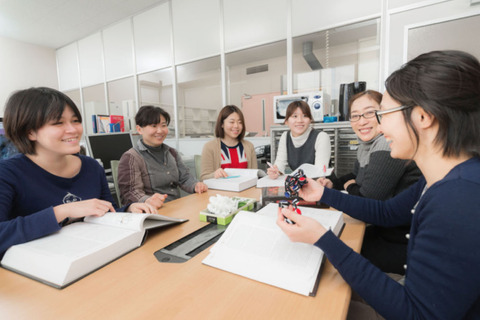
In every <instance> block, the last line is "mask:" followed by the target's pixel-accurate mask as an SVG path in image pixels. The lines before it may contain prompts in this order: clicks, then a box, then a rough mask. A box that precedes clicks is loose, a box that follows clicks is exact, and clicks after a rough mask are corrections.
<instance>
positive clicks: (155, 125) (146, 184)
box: [118, 106, 208, 209]
mask: <svg viewBox="0 0 480 320" xmlns="http://www.w3.org/2000/svg"><path fill="white" fill-rule="evenodd" d="M135 123H136V124H137V131H138V133H140V135H141V136H142V138H141V139H140V140H138V141H137V144H136V145H135V146H134V147H133V148H131V149H130V150H128V151H127V152H125V153H124V154H123V155H122V157H121V158H120V162H119V164H118V187H119V189H120V196H121V200H122V203H128V202H132V201H134V202H135V201H139V202H145V203H148V204H150V205H152V206H154V207H155V208H156V209H158V208H160V207H161V206H162V205H163V203H164V202H167V201H171V200H175V199H177V198H180V190H178V187H180V188H182V190H184V191H186V192H188V193H193V192H197V193H202V192H205V191H207V189H208V188H207V186H206V185H205V184H204V183H202V182H198V181H197V180H196V179H195V177H193V176H192V175H191V174H190V172H189V170H188V168H187V167H186V166H185V164H184V163H183V161H182V159H181V157H180V155H179V154H178V153H177V151H176V150H175V149H173V148H171V147H169V146H168V145H166V144H164V143H163V142H164V141H165V138H166V137H167V135H168V125H169V123H170V115H169V114H168V112H166V111H165V110H163V109H162V108H159V107H154V106H143V107H141V108H140V109H139V110H138V112H137V114H136V116H135Z"/></svg>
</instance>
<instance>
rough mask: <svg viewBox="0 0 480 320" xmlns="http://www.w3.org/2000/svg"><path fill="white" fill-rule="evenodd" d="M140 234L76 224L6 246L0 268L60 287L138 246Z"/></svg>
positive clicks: (89, 224)
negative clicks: (37, 237) (21, 242)
mask: <svg viewBox="0 0 480 320" xmlns="http://www.w3.org/2000/svg"><path fill="white" fill-rule="evenodd" d="M143 234H144V233H143V232H139V231H135V230H131V229H125V228H116V227H111V226H106V225H99V224H93V223H85V222H76V223H72V224H70V225H67V226H65V227H63V228H62V229H60V231H58V232H56V233H54V234H51V235H49V236H46V237H43V238H40V239H37V240H33V241H29V242H26V243H23V244H19V245H15V246H12V247H10V248H9V249H8V250H7V252H6V253H5V256H4V257H3V259H2V266H3V267H5V268H7V269H10V270H12V271H15V272H18V273H20V274H22V275H25V276H28V277H31V278H34V279H36V280H38V281H41V282H44V283H46V284H49V285H52V286H54V287H57V288H62V287H64V286H66V285H68V284H70V283H71V282H73V281H75V280H76V279H78V278H80V277H82V276H84V275H86V274H88V273H90V272H92V271H94V270H96V269H98V268H100V267H102V266H103V265H105V264H107V263H108V262H110V261H112V260H114V259H116V258H118V257H120V256H122V255H123V254H125V253H127V252H129V251H131V250H132V249H134V248H136V247H138V246H140V244H141V242H142V239H143Z"/></svg>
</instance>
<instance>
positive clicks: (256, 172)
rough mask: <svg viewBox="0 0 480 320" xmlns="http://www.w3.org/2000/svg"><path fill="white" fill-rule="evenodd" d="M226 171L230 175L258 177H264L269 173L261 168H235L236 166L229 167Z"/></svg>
mask: <svg viewBox="0 0 480 320" xmlns="http://www.w3.org/2000/svg"><path fill="white" fill-rule="evenodd" d="M225 172H226V173H228V175H229V176H236V175H240V176H249V177H257V178H262V177H265V176H266V175H267V173H266V172H265V171H263V170H261V169H235V168H227V169H225Z"/></svg>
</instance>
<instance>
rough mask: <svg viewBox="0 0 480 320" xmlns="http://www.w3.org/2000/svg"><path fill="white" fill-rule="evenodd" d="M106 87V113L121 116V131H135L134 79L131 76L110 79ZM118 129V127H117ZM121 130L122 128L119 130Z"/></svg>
mask: <svg viewBox="0 0 480 320" xmlns="http://www.w3.org/2000/svg"><path fill="white" fill-rule="evenodd" d="M107 88H108V99H109V106H108V114H109V115H119V116H123V125H124V129H123V131H132V132H133V131H135V120H134V119H135V114H136V112H137V110H136V107H135V105H136V104H135V80H134V78H133V77H128V78H123V79H120V80H115V81H111V82H109V83H108V84H107ZM117 130H118V128H117ZM121 131H122V130H121Z"/></svg>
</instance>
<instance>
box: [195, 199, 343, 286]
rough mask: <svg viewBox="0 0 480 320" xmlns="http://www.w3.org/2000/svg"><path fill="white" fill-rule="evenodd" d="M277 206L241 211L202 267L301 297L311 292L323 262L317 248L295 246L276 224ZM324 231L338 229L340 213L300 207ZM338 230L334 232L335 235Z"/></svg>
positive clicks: (340, 222) (341, 218)
mask: <svg viewBox="0 0 480 320" xmlns="http://www.w3.org/2000/svg"><path fill="white" fill-rule="evenodd" d="M277 210H278V205H277V204H274V203H272V204H269V205H267V206H265V207H264V208H262V209H261V210H259V211H258V212H257V213H251V212H246V211H242V212H240V213H238V214H237V216H236V217H235V219H233V221H232V223H231V224H230V226H229V227H228V228H227V231H225V233H224V234H223V235H222V237H221V238H220V239H219V240H218V242H217V243H216V244H215V245H214V246H213V248H212V249H211V252H210V254H209V255H208V256H207V258H205V259H204V260H203V263H204V264H207V265H210V266H212V267H216V268H219V269H222V270H226V271H229V272H232V273H235V274H239V275H242V276H244V277H247V278H250V279H254V280H257V281H260V282H264V283H267V284H270V285H273V286H277V287H279V288H283V289H286V290H290V291H293V292H296V293H299V294H303V295H310V293H312V291H313V290H314V287H315V283H316V280H317V277H318V273H319V270H320V267H321V264H322V260H323V252H322V250H320V249H319V248H318V247H315V246H312V245H310V244H305V243H294V242H292V241H290V239H289V238H288V237H287V236H286V235H285V234H284V233H283V232H282V231H281V229H280V228H279V227H278V226H277V225H276V219H277ZM301 210H302V214H304V215H306V216H310V217H312V218H314V219H316V220H317V221H319V222H320V223H322V225H324V226H325V227H326V228H327V229H329V228H332V230H338V231H339V230H340V229H341V226H343V216H342V213H341V212H339V211H333V210H322V209H315V208H306V207H301ZM338 231H336V232H337V233H338ZM334 232H335V231H334Z"/></svg>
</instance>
